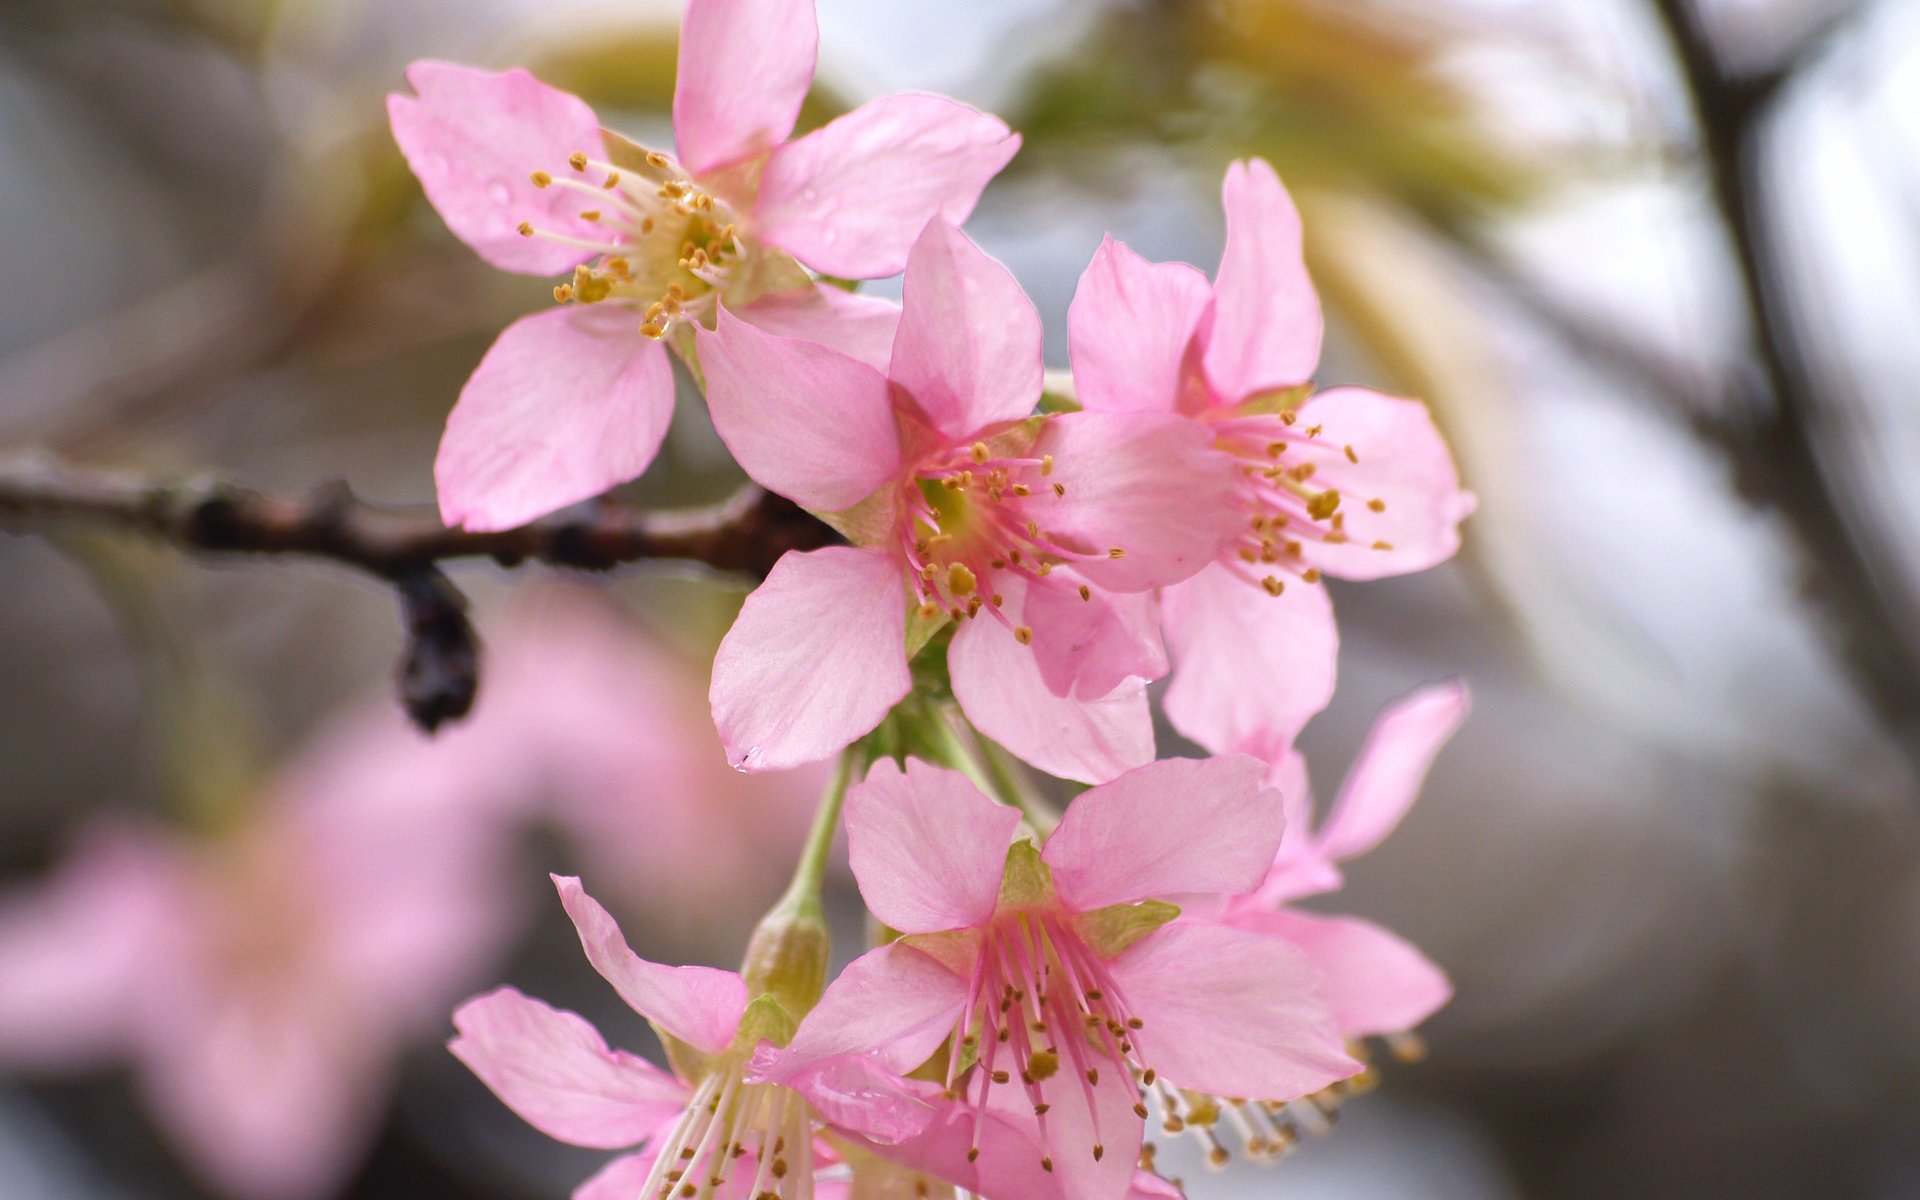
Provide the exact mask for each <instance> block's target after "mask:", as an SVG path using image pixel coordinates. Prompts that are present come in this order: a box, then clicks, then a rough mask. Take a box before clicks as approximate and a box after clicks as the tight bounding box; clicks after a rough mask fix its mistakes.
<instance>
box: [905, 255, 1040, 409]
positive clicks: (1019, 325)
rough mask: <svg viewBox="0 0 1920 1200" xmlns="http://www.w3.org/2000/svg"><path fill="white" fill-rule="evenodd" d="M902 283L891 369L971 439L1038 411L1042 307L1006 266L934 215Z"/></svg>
mask: <svg viewBox="0 0 1920 1200" xmlns="http://www.w3.org/2000/svg"><path fill="white" fill-rule="evenodd" d="M902 286H903V294H902V299H901V306H900V332H899V335H898V336H897V337H896V338H895V339H894V343H893V364H892V366H891V367H890V368H889V370H888V371H887V374H888V375H889V376H891V377H892V378H893V380H894V382H895V383H898V384H900V385H901V386H902V387H903V388H905V389H906V391H907V392H908V394H909V395H911V396H912V397H913V399H914V401H915V402H916V403H917V404H918V405H919V406H920V408H921V410H922V411H923V412H924V413H925V414H926V416H927V417H928V419H929V420H931V421H932V422H933V424H934V425H935V426H936V427H938V428H939V429H940V431H941V432H942V433H944V434H946V435H947V436H948V437H950V438H953V439H955V440H957V441H966V440H970V439H972V438H973V436H974V435H975V434H977V433H979V432H980V431H982V430H984V429H986V428H987V427H988V426H990V425H993V424H995V423H997V422H1001V421H1013V420H1018V419H1020V418H1022V417H1026V416H1028V415H1029V414H1031V413H1032V412H1033V406H1034V405H1035V404H1037V403H1038V402H1039V400H1040V381H1041V376H1042V374H1043V370H1042V363H1041V357H1040V314H1039V313H1038V312H1036V311H1035V310H1034V307H1033V301H1031V300H1029V299H1027V295H1026V293H1025V292H1023V291H1021V290H1020V285H1019V284H1018V283H1017V282H1015V281H1014V278H1013V275H1012V274H1011V273H1010V272H1009V271H1008V270H1007V269H1006V268H1005V267H1003V266H1001V265H1000V264H999V263H997V262H995V261H994V260H993V259H991V258H989V257H988V256H987V254H986V252H985V251H983V250H981V249H980V247H978V246H976V245H974V244H973V242H972V241H971V240H969V239H968V237H967V235H966V234H964V233H961V232H960V231H959V230H958V229H956V228H954V227H953V226H952V225H951V224H949V223H948V222H946V221H943V220H939V219H935V220H933V221H931V222H929V223H928V224H927V227H926V230H925V231H924V232H922V233H921V234H920V238H919V240H918V241H916V242H914V244H913V251H912V253H911V254H910V255H909V256H908V259H907V273H906V278H905V281H904V283H903V285H902Z"/></svg>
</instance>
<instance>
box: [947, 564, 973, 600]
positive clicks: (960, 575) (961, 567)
mask: <svg viewBox="0 0 1920 1200" xmlns="http://www.w3.org/2000/svg"><path fill="white" fill-rule="evenodd" d="M974 583H975V580H974V578H973V572H972V571H970V570H968V569H967V567H966V564H964V563H949V564H948V565H947V590H948V591H949V592H952V593H953V594H954V595H956V596H965V595H967V594H969V593H971V592H972V591H973V587H974Z"/></svg>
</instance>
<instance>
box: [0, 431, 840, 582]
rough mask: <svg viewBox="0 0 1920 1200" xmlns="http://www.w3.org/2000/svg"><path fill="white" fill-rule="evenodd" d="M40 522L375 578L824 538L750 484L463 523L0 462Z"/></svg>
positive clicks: (13, 508)
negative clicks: (459, 566)
mask: <svg viewBox="0 0 1920 1200" xmlns="http://www.w3.org/2000/svg"><path fill="white" fill-rule="evenodd" d="M48 522H69V523H70V522H84V523H87V524H91V525H108V526H117V527H119V528H122V529H127V530H131V531H134V532H138V533H142V534H145V535H147V536H148V537H153V538H158V539H159V540H161V541H165V542H169V543H171V544H173V545H175V546H177V547H179V548H180V549H182V550H190V551H194V552H196V553H206V554H253V555H290V556H297V557H305V558H321V559H329V560H331V561H333V562H336V563H341V564H344V565H346V566H350V567H355V568H357V569H359V570H361V571H364V572H366V573H367V574H370V575H374V576H377V577H379V578H381V579H384V580H389V581H391V580H397V579H399V578H401V577H403V576H405V575H408V574H411V573H413V572H415V571H418V570H419V569H421V568H423V567H428V566H432V565H434V564H437V563H444V562H447V561H450V560H455V559H467V558H490V559H493V560H494V561H495V562H497V563H499V564H501V565H502V566H509V567H511V566H517V565H519V564H520V563H523V562H541V563H546V564H548V565H551V566H557V567H572V568H576V569H580V570H590V571H601V570H606V569H607V568H609V567H615V566H618V565H620V564H622V563H631V562H639V561H641V560H645V559H679V560H683V561H688V562H698V563H704V564H706V565H707V566H710V567H713V568H714V569H716V570H721V571H737V572H740V573H742V574H747V575H753V576H764V575H766V573H767V572H768V571H770V570H772V569H773V564H774V563H775V562H776V561H777V560H778V559H779V557H780V556H781V555H782V554H784V553H785V552H786V551H788V550H808V549H814V548H816V547H819V546H824V545H827V544H829V543H831V542H832V541H834V540H835V538H834V534H833V532H832V531H831V530H829V529H828V528H827V527H826V526H825V525H823V524H821V523H820V522H819V521H817V520H815V519H814V518H813V517H811V516H809V515H808V514H807V513H806V512H805V511H803V510H802V509H800V508H799V507H797V506H796V505H794V504H792V503H791V502H789V501H786V500H783V499H781V498H780V497H778V496H773V495H770V494H768V493H766V492H763V491H761V490H760V489H759V488H755V487H748V488H744V489H742V490H741V491H740V492H739V493H738V494H737V495H735V496H734V497H732V498H731V499H729V500H727V501H726V502H724V503H722V504H719V505H715V506H713V507H709V508H702V509H692V510H686V511H675V512H658V513H656V512H642V511H637V510H635V509H631V508H627V507H624V506H621V505H617V504H613V503H611V502H605V501H603V502H601V503H599V504H598V505H596V506H594V507H592V508H591V509H589V510H588V511H587V512H586V513H585V514H584V515H566V516H554V517H548V518H546V519H544V520H540V521H535V522H533V523H531V524H528V525H522V526H520V527H518V528H515V529H505V530H500V531H498V532H491V533H475V532H469V531H467V530H464V529H449V528H447V527H446V526H444V525H442V524H441V523H440V519H439V517H437V516H436V515H434V514H433V513H432V512H430V511H427V510H423V509H400V508H386V507H382V506H379V505H373V504H368V503H366V502H365V501H363V500H360V499H358V498H357V497H355V496H354V495H353V493H352V492H351V491H350V490H349V489H348V488H347V487H346V485H344V484H330V485H327V486H324V487H322V488H320V489H317V490H316V491H315V492H314V493H313V494H312V495H310V496H306V497H290V496H274V495H268V494H266V493H262V492H256V491H253V490H251V489H249V488H243V487H239V486H236V485H234V484H231V483H226V482H219V481H206V480H187V481H180V482H154V481H151V480H142V479H138V478H133V477H129V476H125V475H117V474H111V473H108V472H103V471H95V470H88V469H84V468H79V467H73V466H69V465H65V464H61V463H58V462H53V461H48V460H44V459H34V460H25V461H15V462H12V463H4V462H0V525H7V526H12V527H14V528H16V529H17V528H19V527H20V526H22V525H23V524H32V525H40V524H45V523H48Z"/></svg>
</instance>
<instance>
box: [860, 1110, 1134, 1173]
mask: <svg viewBox="0 0 1920 1200" xmlns="http://www.w3.org/2000/svg"><path fill="white" fill-rule="evenodd" d="M925 1086H926V1088H927V1093H928V1098H929V1101H930V1102H932V1103H933V1104H935V1106H936V1111H935V1114H934V1117H933V1119H932V1120H931V1121H930V1122H928V1124H927V1126H926V1128H924V1129H923V1130H921V1131H920V1132H919V1133H918V1134H916V1135H915V1136H913V1137H910V1138H904V1139H901V1140H899V1141H897V1142H893V1143H889V1144H885V1145H869V1146H867V1149H869V1150H871V1151H872V1152H873V1153H875V1154H878V1155H880V1156H881V1157H883V1158H885V1159H887V1160H888V1161H889V1162H893V1163H896V1164H898V1165H900V1166H901V1167H905V1168H907V1169H909V1170H911V1171H916V1172H920V1173H921V1174H922V1175H923V1176H925V1177H927V1178H926V1179H924V1180H922V1181H919V1182H928V1183H931V1182H933V1181H945V1182H948V1183H951V1184H953V1185H956V1186H958V1187H961V1188H964V1189H966V1190H967V1191H968V1192H969V1193H971V1194H972V1195H975V1196H986V1197H993V1198H994V1200H1064V1198H1065V1197H1067V1196H1068V1195H1069V1194H1070V1193H1069V1192H1068V1191H1067V1190H1066V1187H1065V1184H1064V1181H1063V1178H1062V1176H1061V1174H1060V1173H1058V1172H1049V1171H1046V1170H1044V1169H1043V1168H1042V1167H1041V1166H1040V1159H1041V1157H1042V1156H1043V1155H1044V1154H1045V1153H1046V1150H1045V1148H1044V1147H1043V1144H1042V1142H1041V1140H1040V1131H1039V1129H1038V1127H1037V1124H1036V1122H1035V1120H1034V1117H1033V1112H1032V1110H1031V1108H1028V1107H1026V1106H1025V1105H1024V1103H1023V1101H1024V1097H1021V1096H1019V1093H1020V1089H1019V1088H1018V1087H1006V1088H996V1089H995V1090H994V1092H993V1093H992V1094H991V1096H990V1102H989V1104H988V1106H987V1107H986V1109H985V1111H983V1112H978V1113H976V1111H975V1107H974V1105H973V1103H972V1102H971V1101H970V1100H966V1099H961V1100H943V1099H940V1098H939V1089H938V1088H937V1087H936V1086H935V1085H932V1084H928V1085H925ZM1128 1115H1129V1116H1131V1115H1132V1114H1131V1113H1129V1114H1128ZM976 1127H977V1133H976ZM975 1147H978V1148H979V1151H980V1152H979V1154H978V1155H973V1154H971V1153H970V1151H971V1150H972V1149H973V1148H975ZM862 1182H863V1183H864V1182H866V1180H864V1179H863V1180H862ZM887 1182H888V1183H892V1184H896V1185H897V1187H898V1188H914V1187H915V1184H916V1181H915V1180H913V1179H911V1178H907V1179H897V1180H896V1179H892V1178H888V1179H887ZM934 1190H935V1192H936V1193H937V1188H936V1189H934ZM860 1194H861V1195H863V1196H864V1195H865V1194H866V1193H864V1192H862V1193H860ZM914 1194H917V1193H916V1192H914V1191H908V1192H904V1193H903V1192H901V1191H898V1190H894V1191H880V1192H877V1193H876V1195H879V1196H885V1197H888V1198H890V1200H891V1198H892V1197H895V1196H905V1195H914ZM1075 1200H1100V1195H1099V1194H1098V1193H1096V1194H1093V1195H1087V1196H1085V1197H1084V1198H1083V1197H1081V1196H1078V1195H1075ZM1108 1200H1111V1196H1110V1193H1109V1196H1108Z"/></svg>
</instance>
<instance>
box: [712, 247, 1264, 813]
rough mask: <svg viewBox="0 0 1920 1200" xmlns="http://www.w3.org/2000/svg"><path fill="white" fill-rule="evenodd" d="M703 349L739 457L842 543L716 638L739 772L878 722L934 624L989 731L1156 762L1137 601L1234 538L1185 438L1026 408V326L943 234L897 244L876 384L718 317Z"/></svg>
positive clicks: (822, 349)
mask: <svg viewBox="0 0 1920 1200" xmlns="http://www.w3.org/2000/svg"><path fill="white" fill-rule="evenodd" d="M699 336H700V354H701V361H702V363H703V364H704V365H705V367H706V371H707V379H708V384H709V392H708V405H709V407H710V409H711V411H712V413H713V419H714V426H715V428H716V429H718V430H719V432H720V436H721V437H722V438H723V439H724V440H725V441H726V443H727V447H728V449H730V450H731V451H732V452H733V454H734V457H735V458H736V459H738V460H739V462H740V465H741V466H742V467H743V468H745V470H746V471H747V473H748V474H749V475H751V476H752V477H753V478H754V479H755V480H756V481H758V482H759V483H760V484H762V485H763V486H765V487H767V488H769V489H770V490H772V491H775V492H779V493H780V494H782V495H784V496H788V497H790V498H791V499H793V500H794V501H796V502H797V503H799V504H801V505H803V506H805V507H807V508H809V509H812V510H814V511H817V512H820V513H824V514H827V518H828V519H829V520H830V521H832V522H833V523H835V524H836V525H837V526H839V527H840V528H841V529H843V531H845V532H846V533H847V534H848V535H849V536H850V537H851V538H852V540H853V541H854V542H855V543H856V545H854V546H852V547H834V548H830V549H826V550H816V551H813V552H811V553H792V554H788V555H786V556H785V557H784V558H782V559H781V560H780V562H779V563H778V564H777V565H776V566H775V567H774V569H773V572H772V574H771V575H769V576H768V578H767V580H766V582H765V583H763V584H762V585H761V586H760V588H759V589H758V590H757V591H755V592H754V594H753V595H752V596H750V597H748V599H747V602H746V604H745V606H744V607H743V608H742V609H741V611H740V616H739V619H738V620H737V621H736V622H735V624H734V626H733V629H732V631H731V632H729V633H728V635H727V637H726V640H725V641H724V642H722V643H721V646H720V652H719V654H718V655H717V657H716V658H715V660H714V668H713V692H712V697H713V715H714V721H715V723H716V724H717V725H718V726H719V728H720V734H721V737H722V738H723V739H724V740H725V741H726V743H727V749H728V754H729V756H730V757H731V758H732V759H733V760H734V762H735V763H736V764H737V765H739V766H741V767H742V768H744V769H748V770H763V769H767V768H772V767H783V766H790V765H793V764H795V763H801V762H808V761H812V760H815V759H820V758H824V757H826V756H827V755H830V754H832V753H833V752H834V751H836V750H838V749H840V748H841V747H843V746H845V745H847V744H848V743H850V742H852V741H853V740H854V739H855V738H857V737H859V736H861V735H862V734H864V733H866V732H867V731H868V730H870V729H872V728H873V727H874V726H875V725H876V724H878V723H879V722H880V720H881V719H882V718H883V717H885V716H886V714H887V712H888V710H889V709H891V708H892V707H893V705H894V704H896V703H898V702H899V701H900V700H901V699H902V698H903V697H905V696H906V695H907V694H908V692H909V691H910V690H911V688H912V679H911V676H910V673H909V671H908V665H907V664H908V659H909V658H910V656H911V652H912V651H915V650H918V649H919V647H920V645H921V644H922V643H924V642H925V641H926V640H927V639H928V638H929V637H931V636H932V635H933V634H934V633H935V632H937V631H938V630H939V629H940V627H941V626H942V625H944V624H946V623H947V622H949V621H951V622H953V623H954V624H955V625H956V626H957V629H956V631H955V633H954V635H953V640H952V643H951V646H950V648H949V649H948V654H947V665H948V668H949V670H950V673H951V678H952V682H953V694H954V696H955V697H956V698H957V699H958V700H959V702H960V707H961V708H962V709H963V710H964V711H965V713H966V715H967V718H968V719H969V720H970V721H971V722H972V723H973V724H974V725H975V726H976V727H977V728H979V729H980V730H981V731H982V732H983V733H986V734H987V735H988V736H990V737H993V738H994V739H996V740H998V741H999V742H1001V743H1002V744H1004V745H1006V746H1007V747H1008V748H1009V749H1011V750H1012V751H1013V752H1014V753H1015V754H1018V755H1019V756H1021V757H1022V758H1024V759H1026V760H1027V761H1028V762H1031V763H1033V764H1034V765H1035V766H1038V767H1040V768H1042V769H1043V770H1046V771H1049V772H1051V773H1053V774H1056V775H1061V776H1064V777H1068V778H1073V779H1081V780H1088V781H1098V780H1102V779H1109V778H1112V777H1113V776H1114V775H1116V774H1118V773H1119V772H1121V771H1123V770H1125V769H1126V768H1128V767H1131V766H1137V765H1139V764H1140V763H1142V762H1145V761H1146V760H1148V759H1151V758H1152V757H1153V729H1152V722H1151V718H1150V717H1149V715H1148V712H1147V700H1146V694H1145V690H1144V686H1143V681H1144V680H1148V679H1154V678H1158V677H1159V676H1160V675H1161V674H1162V673H1164V672H1165V670H1166V657H1165V653H1164V651H1163V649H1162V647H1161V645H1160V639H1159V635H1158V632H1157V630H1156V629H1155V618H1154V613H1153V607H1152V601H1151V599H1150V598H1149V597H1148V595H1147V593H1148V592H1149V591H1150V590H1151V589H1153V588H1155V587H1159V586H1163V585H1166V584H1171V583H1174V582H1176V581H1178V580H1181V579H1184V578H1186V577H1187V576H1189V575H1191V574H1192V573H1193V572H1194V571H1196V570H1199V569H1200V568H1201V567H1202V566H1204V565H1205V564H1206V563H1207V562H1208V561H1210V560H1211V559H1212V558H1213V556H1214V554H1215V553H1216V552H1217V551H1218V550H1219V548H1220V547H1221V546H1222V545H1223V544H1224V543H1225V542H1226V541H1227V540H1228V539H1229V538H1231V537H1232V536H1233V535H1234V533H1235V532H1236V531H1237V530H1238V528H1239V526H1240V517H1239V515H1238V513H1236V512H1235V511H1233V509H1232V507H1231V503H1230V499H1231V494H1232V492H1231V489H1232V487H1233V483H1232V480H1231V479H1230V478H1229V477H1228V476H1227V475H1226V474H1225V473H1223V472H1221V471H1220V470H1218V469H1217V468H1216V466H1215V457H1216V456H1215V455H1214V453H1213V451H1212V450H1211V449H1210V447H1209V442H1210V438H1209V437H1208V435H1207V434H1206V432H1205V431H1204V430H1203V429H1202V428H1201V427H1200V426H1198V425H1196V424H1195V423H1193V422H1190V421H1187V420H1185V419H1184V418H1181V417H1178V416H1175V415H1172V414H1161V413H1119V414H1095V413H1074V414H1069V415H1065V416H1058V417H1052V418H1041V417H1034V416H1033V415H1032V414H1033V410H1034V407H1035V405H1036V404H1037V403H1038V401H1039V399H1040V392H1041V376H1042V367H1041V345H1040V319H1039V315H1038V314H1037V313H1036V312H1035V311H1034V307H1033V304H1032V302H1031V301H1029V300H1028V299H1027V297H1026V296H1025V294H1023V293H1022V292H1021V290H1020V287H1019V284H1017V283H1016V282H1015V281H1014V278H1013V276H1012V275H1011V274H1009V273H1008V271H1007V270H1006V268H1005V267H1003V266H1001V265H1000V264H999V263H997V262H995V261H994V260H993V259H991V258H989V257H988V256H987V255H986V254H985V253H984V252H982V251H981V250H980V248H979V247H977V246H975V245H974V244H973V243H972V242H971V241H970V240H968V238H967V237H966V235H965V234H963V233H961V232H960V231H959V230H958V229H956V228H954V227H953V226H952V225H949V224H947V223H946V222H944V221H938V220H936V221H934V222H932V223H930V224H929V225H928V226H927V228H926V231H925V232H924V233H923V234H921V236H920V238H919V240H918V241H917V242H915V244H914V247H913V252H912V255H911V257H910V258H909V260H908V263H907V271H906V279H905V297H904V302H903V304H902V306H901V314H900V322H899V330H898V333H897V334H896V336H895V338H894V340H893V344H892V348H891V353H890V356H889V358H888V359H887V361H886V363H885V365H884V370H882V369H880V368H879V367H876V366H875V365H873V364H871V363H867V362H863V361H861V360H860V359H858V358H856V357H854V356H851V355H848V354H846V353H843V352H841V351H840V350H837V349H834V348H832V347H830V346H826V345H821V344H818V343H816V342H810V341H801V340H796V339H792V338H786V337H780V336H777V335H774V334H772V333H769V332H767V331H765V330H762V329H759V328H756V327H754V326H753V325H750V324H748V323H746V322H744V321H740V320H736V319H734V318H733V317H732V316H731V314H729V313H723V314H722V315H721V317H720V322H719V325H718V328H717V329H716V330H715V331H714V332H712V333H706V332H702V333H701V334H700V335H699Z"/></svg>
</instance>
